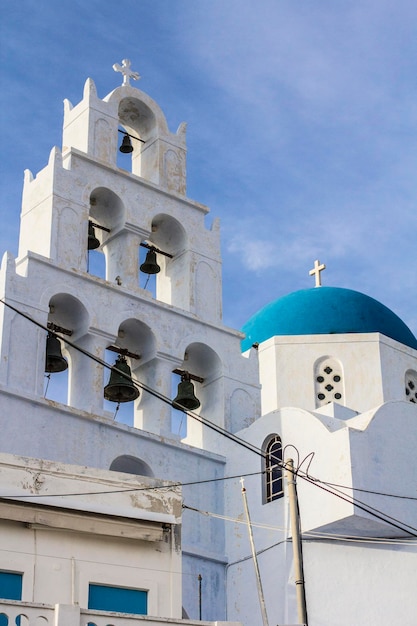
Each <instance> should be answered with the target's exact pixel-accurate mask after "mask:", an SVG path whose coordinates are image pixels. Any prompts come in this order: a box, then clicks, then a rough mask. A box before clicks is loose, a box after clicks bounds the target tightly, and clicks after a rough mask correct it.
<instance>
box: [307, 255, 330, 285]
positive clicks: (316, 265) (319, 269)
mask: <svg viewBox="0 0 417 626" xmlns="http://www.w3.org/2000/svg"><path fill="white" fill-rule="evenodd" d="M325 269H326V266H325V264H324V263H322V264H321V265H320V261H319V260H318V259H316V260H315V261H314V268H313V269H312V270H310V271H309V275H310V276H314V277H315V279H316V285H315V286H316V287H321V276H320V272H322V271H323V270H325Z"/></svg>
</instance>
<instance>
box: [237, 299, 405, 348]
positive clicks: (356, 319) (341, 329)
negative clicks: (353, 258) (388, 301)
mask: <svg viewBox="0 0 417 626" xmlns="http://www.w3.org/2000/svg"><path fill="white" fill-rule="evenodd" d="M242 332H244V333H245V335H246V337H245V339H244V340H243V341H242V351H245V350H248V349H249V348H250V347H251V346H252V344H253V343H262V342H263V341H266V339H270V337H274V336H275V335H334V334H336V335H337V334H345V333H381V334H382V335H386V336H387V337H391V339H395V341H399V342H400V343H402V344H404V345H406V346H410V347H411V348H414V349H417V339H416V338H415V337H414V335H413V333H412V332H411V331H410V329H409V328H408V327H407V326H406V325H405V324H404V322H403V321H402V320H401V319H400V318H399V317H398V316H397V315H396V314H395V313H393V312H392V311H391V310H390V309H388V308H387V307H386V306H384V305H383V304H381V303H380V302H378V301H377V300H374V299H373V298H370V297H369V296H366V295H364V294H363V293H359V292H358V291H352V290H351V289H342V288H341V287H314V288H313V289H302V290H300V291H295V292H294V293H290V294H288V295H286V296H283V297H282V298H278V300H275V301H274V302H271V303H270V304H267V305H266V306H265V307H263V308H262V309H261V310H260V311H258V312H257V313H255V315H253V316H252V317H251V318H250V320H249V321H248V322H247V323H246V324H245V325H244V326H243V328H242Z"/></svg>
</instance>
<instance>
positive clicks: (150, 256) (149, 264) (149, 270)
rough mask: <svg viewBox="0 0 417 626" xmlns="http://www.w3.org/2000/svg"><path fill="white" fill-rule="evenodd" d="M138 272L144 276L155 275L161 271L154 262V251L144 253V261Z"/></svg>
mask: <svg viewBox="0 0 417 626" xmlns="http://www.w3.org/2000/svg"><path fill="white" fill-rule="evenodd" d="M140 271H141V272H143V273H144V274H157V273H158V272H160V271H161V268H160V267H159V265H158V263H157V262H156V252H155V250H154V249H152V248H151V249H150V250H148V252H147V253H146V259H145V261H144V262H143V263H142V265H141V266H140Z"/></svg>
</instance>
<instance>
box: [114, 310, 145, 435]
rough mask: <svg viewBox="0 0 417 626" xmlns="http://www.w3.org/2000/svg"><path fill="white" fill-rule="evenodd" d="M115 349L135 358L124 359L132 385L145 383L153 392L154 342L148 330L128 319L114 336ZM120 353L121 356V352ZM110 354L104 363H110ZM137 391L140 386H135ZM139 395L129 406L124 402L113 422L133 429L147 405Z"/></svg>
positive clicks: (137, 321)
mask: <svg viewBox="0 0 417 626" xmlns="http://www.w3.org/2000/svg"><path fill="white" fill-rule="evenodd" d="M115 344H116V346H117V347H118V348H120V349H121V350H122V351H123V350H125V351H127V352H128V353H130V354H131V355H137V356H138V357H139V358H138V359H136V358H135V357H133V356H129V354H127V355H126V360H127V363H128V365H129V367H130V369H131V372H132V379H133V381H138V382H140V383H144V384H145V385H148V386H149V387H151V388H154V385H155V380H154V368H153V365H152V362H153V360H154V357H155V354H156V340H155V336H154V334H153V333H152V331H151V329H150V328H149V326H147V325H146V324H145V323H144V322H142V321H140V320H138V319H135V318H128V319H126V320H124V321H123V322H122V323H121V324H120V326H119V328H118V332H117V339H116V342H115ZM122 353H123V352H122ZM109 356H110V353H109V354H108V355H107V354H106V360H107V362H110V363H111V362H112V361H110V360H109V358H108V357H109ZM113 356H114V361H115V360H116V358H117V355H116V354H113ZM138 388H139V386H138ZM139 392H140V395H139V397H138V398H137V399H136V400H133V401H132V402H124V403H123V404H121V405H120V407H119V410H118V411H117V413H116V420H117V421H120V422H123V423H125V424H128V425H129V426H133V425H134V424H135V422H136V421H137V420H136V417H135V416H136V415H137V413H138V412H141V411H142V409H143V405H144V404H146V400H147V399H148V398H147V395H148V394H146V393H144V392H143V390H141V389H140V388H139ZM104 406H105V408H107V409H108V410H112V409H111V406H112V405H111V403H109V402H108V401H105V403H104Z"/></svg>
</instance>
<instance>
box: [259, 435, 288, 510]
mask: <svg viewBox="0 0 417 626" xmlns="http://www.w3.org/2000/svg"><path fill="white" fill-rule="evenodd" d="M263 449H264V452H265V461H264V463H265V465H264V469H265V471H264V489H263V503H264V504H266V503H268V502H272V501H273V500H278V498H282V496H283V495H284V484H283V477H282V441H281V437H279V435H271V436H270V437H268V439H266V441H265V443H264V446H263Z"/></svg>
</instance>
